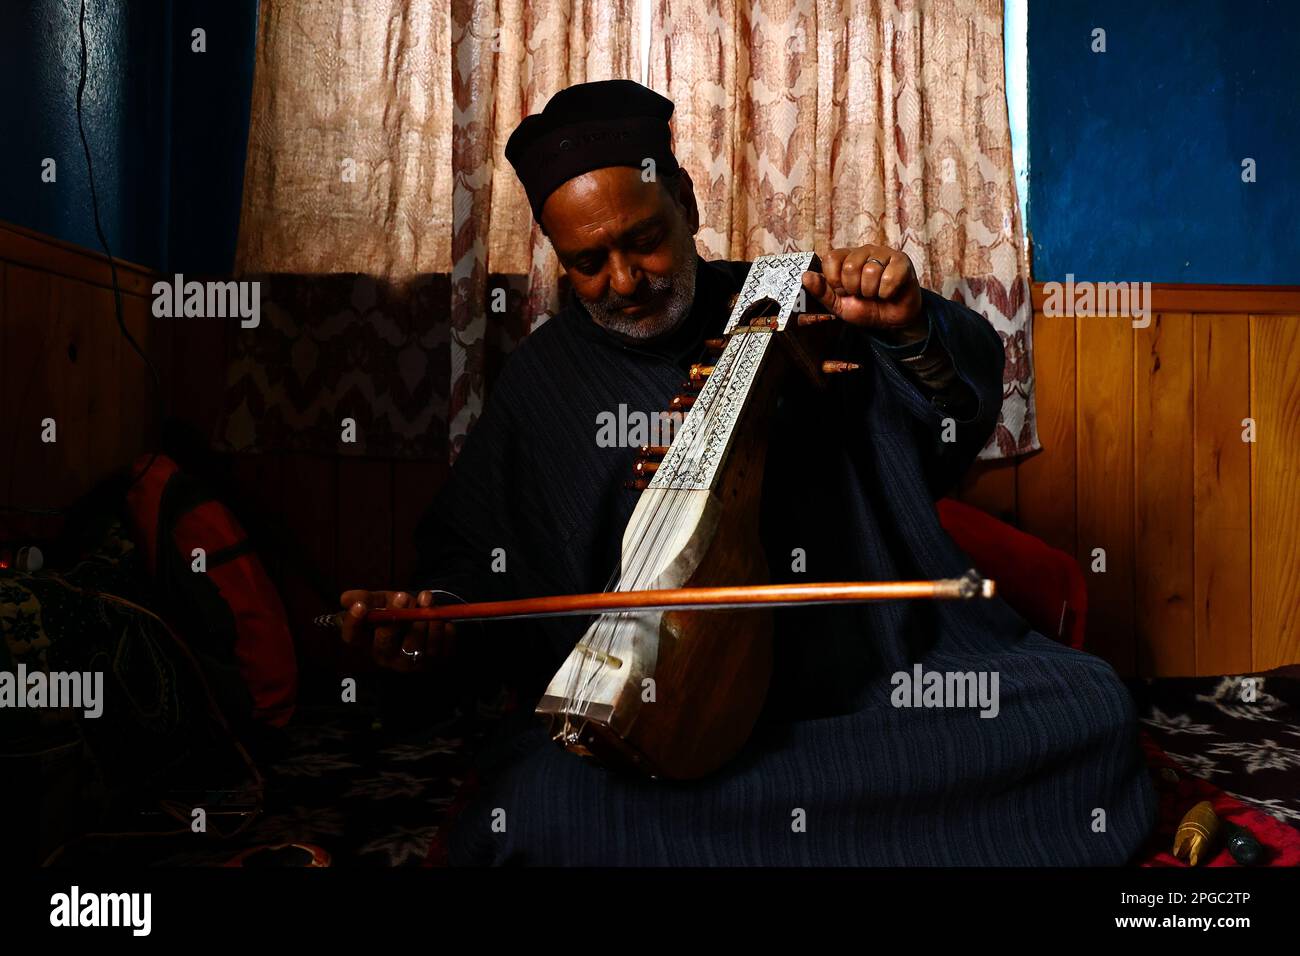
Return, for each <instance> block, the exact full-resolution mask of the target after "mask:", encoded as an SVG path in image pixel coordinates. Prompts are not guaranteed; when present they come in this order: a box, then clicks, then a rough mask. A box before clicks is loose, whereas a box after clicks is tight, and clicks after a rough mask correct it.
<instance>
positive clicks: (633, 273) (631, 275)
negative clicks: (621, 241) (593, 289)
mask: <svg viewBox="0 0 1300 956" xmlns="http://www.w3.org/2000/svg"><path fill="white" fill-rule="evenodd" d="M641 275H642V273H641V267H640V266H639V265H637V264H636V263H635V262H633V261H632V260H631V259H628V258H627V257H626V256H621V255H617V254H615V255H612V256H610V257H609V285H610V288H611V289H613V290H614V292H615V293H616V294H618V295H621V296H623V297H625V298H626V297H628V296H630V295H633V294H634V293H635V292H636V288H637V286H638V285H640V284H641Z"/></svg>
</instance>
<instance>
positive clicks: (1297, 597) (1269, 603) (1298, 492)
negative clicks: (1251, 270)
mask: <svg viewBox="0 0 1300 956" xmlns="http://www.w3.org/2000/svg"><path fill="white" fill-rule="evenodd" d="M1250 323H1251V368H1252V380H1253V392H1254V395H1253V401H1252V403H1251V406H1252V413H1253V415H1252V417H1253V418H1254V419H1255V444H1254V446H1253V447H1252V449H1251V456H1252V468H1251V475H1252V479H1253V485H1254V492H1253V513H1254V519H1253V520H1254V532H1253V534H1252V542H1253V548H1252V550H1253V561H1252V568H1253V582H1254V584H1253V596H1252V600H1251V606H1252V612H1253V618H1254V628H1253V630H1254V648H1253V666H1254V669H1255V670H1265V669H1268V668H1272V667H1280V666H1283V665H1286V664H1296V663H1300V315H1287V316H1282V315H1252V316H1251V317H1250Z"/></svg>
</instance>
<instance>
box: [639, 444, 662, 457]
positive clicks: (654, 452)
mask: <svg viewBox="0 0 1300 956" xmlns="http://www.w3.org/2000/svg"><path fill="white" fill-rule="evenodd" d="M637 454H638V455H640V456H641V457H642V458H645V459H647V460H651V461H653V460H656V459H657V460H662V459H663V457H664V455H666V454H668V446H667V445H642V446H641V447H640V448H638V449H637Z"/></svg>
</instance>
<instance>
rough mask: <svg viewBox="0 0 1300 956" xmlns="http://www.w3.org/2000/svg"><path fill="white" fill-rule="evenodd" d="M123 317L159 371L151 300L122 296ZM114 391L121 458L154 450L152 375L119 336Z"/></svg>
mask: <svg viewBox="0 0 1300 956" xmlns="http://www.w3.org/2000/svg"><path fill="white" fill-rule="evenodd" d="M122 318H123V321H124V322H125V323H126V328H127V331H129V332H130V333H131V336H132V337H133V338H134V339H135V340H136V342H137V343H138V344H139V346H140V348H141V350H143V351H144V353H145V355H148V356H149V357H150V358H151V359H153V361H154V363H155V364H156V365H158V367H159V370H160V371H161V370H162V369H163V368H164V367H165V366H164V365H163V364H162V363H160V362H159V358H158V355H157V341H156V338H155V335H154V331H155V327H156V325H157V321H156V320H154V319H152V317H151V314H150V300H148V299H146V298H143V297H141V296H138V295H124V296H122ZM114 331H116V329H114ZM119 339H120V334H119ZM117 393H118V401H119V403H120V405H121V408H122V413H121V416H120V418H119V420H118V447H119V448H120V449H121V454H122V457H123V459H124V460H125V461H126V462H131V461H133V460H134V459H135V458H137V457H138V456H139V455H141V454H142V453H143V452H144V451H146V450H150V451H151V450H152V449H153V445H154V443H155V442H156V441H157V439H158V432H157V430H158V425H159V422H158V421H157V420H156V419H157V417H158V412H157V405H158V403H157V401H156V400H155V398H154V392H153V378H152V376H151V375H150V373H149V369H148V368H146V367H145V364H144V362H143V361H141V359H140V356H138V355H136V354H135V350H134V349H132V348H131V346H130V344H129V343H128V342H127V341H126V340H125V339H121V344H120V346H119V358H118V388H117Z"/></svg>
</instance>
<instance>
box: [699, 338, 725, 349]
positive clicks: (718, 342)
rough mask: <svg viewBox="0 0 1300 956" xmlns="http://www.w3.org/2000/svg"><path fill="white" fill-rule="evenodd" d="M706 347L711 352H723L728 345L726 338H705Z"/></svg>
mask: <svg viewBox="0 0 1300 956" xmlns="http://www.w3.org/2000/svg"><path fill="white" fill-rule="evenodd" d="M704 347H705V348H706V349H708V350H709V351H710V352H721V351H723V350H724V349H725V348H726V347H727V340H726V339H705V340H704Z"/></svg>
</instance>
